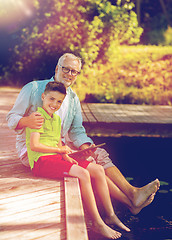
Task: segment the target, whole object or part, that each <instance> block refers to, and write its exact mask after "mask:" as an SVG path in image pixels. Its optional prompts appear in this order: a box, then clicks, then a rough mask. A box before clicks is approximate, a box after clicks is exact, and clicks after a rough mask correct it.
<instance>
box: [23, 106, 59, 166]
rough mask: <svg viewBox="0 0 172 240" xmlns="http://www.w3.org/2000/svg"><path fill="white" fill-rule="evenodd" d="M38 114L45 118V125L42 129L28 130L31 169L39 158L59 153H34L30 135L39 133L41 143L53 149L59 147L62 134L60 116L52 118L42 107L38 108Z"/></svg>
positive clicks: (28, 151)
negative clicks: (31, 147)
mask: <svg viewBox="0 0 172 240" xmlns="http://www.w3.org/2000/svg"><path fill="white" fill-rule="evenodd" d="M37 112H39V113H41V114H42V116H43V117H44V123H43V125H42V127H41V128H40V129H31V128H28V127H27V128H26V146H27V153H28V158H29V164H30V167H31V169H32V168H33V166H34V161H35V162H37V161H38V158H39V157H41V156H45V155H55V154H57V153H42V152H35V151H32V150H31V149H30V134H31V133H32V132H39V133H40V142H41V143H42V144H44V145H47V146H51V147H57V144H58V142H59V139H60V133H61V119H60V117H59V116H58V115H56V114H53V117H52V118H51V117H50V115H49V114H48V113H47V112H46V111H45V110H44V109H43V108H40V107H38V110H37Z"/></svg>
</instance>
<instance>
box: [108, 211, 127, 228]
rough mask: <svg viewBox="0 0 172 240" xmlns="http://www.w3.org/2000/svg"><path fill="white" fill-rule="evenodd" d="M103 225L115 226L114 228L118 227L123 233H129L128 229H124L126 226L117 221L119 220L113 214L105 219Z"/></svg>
mask: <svg viewBox="0 0 172 240" xmlns="http://www.w3.org/2000/svg"><path fill="white" fill-rule="evenodd" d="M105 223H106V224H107V225H114V224H115V225H116V226H118V227H120V228H121V229H123V230H125V231H127V232H130V229H129V228H128V227H126V226H125V225H124V224H123V223H122V222H121V221H120V220H119V218H118V217H117V216H116V215H115V214H113V215H112V216H108V217H106V219H105Z"/></svg>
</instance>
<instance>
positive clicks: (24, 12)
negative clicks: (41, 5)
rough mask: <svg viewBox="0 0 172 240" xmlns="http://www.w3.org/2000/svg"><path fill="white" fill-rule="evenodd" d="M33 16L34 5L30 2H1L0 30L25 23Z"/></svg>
mask: <svg viewBox="0 0 172 240" xmlns="http://www.w3.org/2000/svg"><path fill="white" fill-rule="evenodd" d="M32 14H33V4H32V1H29V0H5V1H4V0H0V28H5V27H8V26H9V25H11V24H18V23H19V22H21V21H25V20H27V19H28V18H30V17H31V16H32Z"/></svg>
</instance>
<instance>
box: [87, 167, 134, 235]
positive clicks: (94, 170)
mask: <svg viewBox="0 0 172 240" xmlns="http://www.w3.org/2000/svg"><path fill="white" fill-rule="evenodd" d="M87 170H88V171H89V173H90V176H91V177H92V178H93V179H94V182H95V188H96V192H97V193H98V196H99V198H100V200H101V202H102V204H103V207H104V209H105V212H106V214H107V218H106V222H107V223H108V224H116V225H117V226H119V227H120V228H122V229H124V230H126V231H130V229H129V228H127V227H126V226H125V225H124V224H123V223H122V222H121V221H120V220H119V219H118V217H117V216H116V215H115V213H114V209H113V206H112V202H111V199H110V194H109V189H108V185H107V181H106V176H105V172H104V169H103V167H101V166H100V165H97V164H94V163H90V164H89V165H88V167H87Z"/></svg>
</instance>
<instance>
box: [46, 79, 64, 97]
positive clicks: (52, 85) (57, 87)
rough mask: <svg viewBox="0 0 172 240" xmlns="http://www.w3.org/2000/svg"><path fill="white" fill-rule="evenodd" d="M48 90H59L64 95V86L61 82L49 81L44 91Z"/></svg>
mask: <svg viewBox="0 0 172 240" xmlns="http://www.w3.org/2000/svg"><path fill="white" fill-rule="evenodd" d="M50 91H54V92H56V91H57V92H60V93H63V94H64V95H66V87H65V85H64V84H63V83H61V82H49V83H47V85H46V87H45V90H44V93H45V94H46V93H48V92H50Z"/></svg>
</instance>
